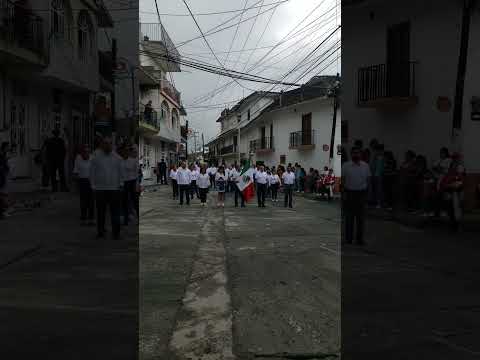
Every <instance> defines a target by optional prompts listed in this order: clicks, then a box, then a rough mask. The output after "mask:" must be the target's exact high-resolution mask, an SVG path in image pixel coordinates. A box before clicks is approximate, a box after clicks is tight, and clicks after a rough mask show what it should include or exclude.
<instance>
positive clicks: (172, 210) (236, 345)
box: [139, 186, 341, 360]
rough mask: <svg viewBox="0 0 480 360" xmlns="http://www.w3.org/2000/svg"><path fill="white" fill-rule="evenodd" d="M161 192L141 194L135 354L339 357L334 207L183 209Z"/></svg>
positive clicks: (229, 203) (303, 202)
mask: <svg viewBox="0 0 480 360" xmlns="http://www.w3.org/2000/svg"><path fill="white" fill-rule="evenodd" d="M157 189H158V190H155V191H152V192H147V193H145V194H144V196H143V197H142V198H141V223H140V229H139V231H140V240H139V241H140V294H141V299H140V354H141V359H179V360H180V359H204V360H205V359H212V360H213V359H250V358H258V359H262V358H264V359H267V358H269V359H272V358H273V359H282V358H293V357H297V358H307V356H309V358H311V359H315V358H330V357H331V358H336V357H338V355H339V347H340V254H339V246H340V230H341V229H340V207H339V204H338V203H332V204H328V203H326V202H320V201H314V200H308V199H304V198H301V197H296V198H295V203H294V209H293V210H290V209H284V208H283V206H282V205H283V203H282V202H281V201H279V202H278V203H275V204H273V203H271V202H268V203H267V207H266V208H258V207H257V206H256V202H255V201H253V200H252V202H251V203H249V204H248V205H247V208H240V207H239V208H235V207H234V205H233V195H232V194H227V200H226V204H225V208H217V207H216V203H215V200H216V199H215V196H216V193H214V192H211V193H210V194H209V199H208V207H207V208H202V207H201V206H200V203H199V201H198V200H197V199H194V200H193V202H192V204H191V205H190V206H186V205H184V206H183V207H180V205H179V204H178V201H174V200H172V198H171V188H170V187H167V186H161V187H157ZM282 200H283V199H282Z"/></svg>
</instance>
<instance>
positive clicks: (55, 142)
mask: <svg viewBox="0 0 480 360" xmlns="http://www.w3.org/2000/svg"><path fill="white" fill-rule="evenodd" d="M52 134H53V137H51V138H50V139H49V140H48V142H47V146H46V152H47V162H48V168H49V170H50V181H51V182H52V191H53V192H57V191H58V184H57V172H58V176H59V178H60V189H61V191H68V190H67V183H66V180H65V156H66V154H67V149H66V146H65V141H63V139H62V138H61V137H60V130H58V129H55V130H53V132H52Z"/></svg>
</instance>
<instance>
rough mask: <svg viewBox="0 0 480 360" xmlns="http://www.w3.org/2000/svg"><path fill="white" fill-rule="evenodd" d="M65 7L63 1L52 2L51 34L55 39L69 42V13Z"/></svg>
mask: <svg viewBox="0 0 480 360" xmlns="http://www.w3.org/2000/svg"><path fill="white" fill-rule="evenodd" d="M67 5H68V4H67V3H66V2H65V0H52V2H51V19H50V24H51V32H52V34H53V35H54V36H55V37H57V38H60V39H66V40H71V36H70V25H71V12H70V8H69V7H68V6H67Z"/></svg>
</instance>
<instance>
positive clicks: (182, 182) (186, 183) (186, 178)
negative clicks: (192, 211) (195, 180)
mask: <svg viewBox="0 0 480 360" xmlns="http://www.w3.org/2000/svg"><path fill="white" fill-rule="evenodd" d="M191 183H192V173H191V171H190V170H189V169H187V164H186V163H185V161H183V162H182V165H181V166H180V168H179V169H178V170H177V184H178V188H179V191H180V205H183V196H184V195H185V197H186V200H187V205H190V184H191Z"/></svg>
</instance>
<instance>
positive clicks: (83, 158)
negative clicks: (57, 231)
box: [73, 145, 94, 225]
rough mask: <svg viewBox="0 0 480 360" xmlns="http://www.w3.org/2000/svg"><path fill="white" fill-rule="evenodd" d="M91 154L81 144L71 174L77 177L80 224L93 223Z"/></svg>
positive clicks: (86, 147)
mask: <svg viewBox="0 0 480 360" xmlns="http://www.w3.org/2000/svg"><path fill="white" fill-rule="evenodd" d="M90 164H91V156H90V151H89V148H88V146H87V145H82V146H81V148H80V152H79V154H78V155H77V157H76V158H75V165H74V167H73V174H74V176H75V177H76V178H77V183H78V190H79V193H80V222H81V225H87V224H88V225H93V223H94V221H93V219H94V210H93V209H94V203H93V190H92V186H91V183H90Z"/></svg>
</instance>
